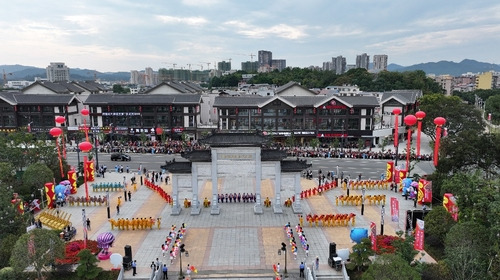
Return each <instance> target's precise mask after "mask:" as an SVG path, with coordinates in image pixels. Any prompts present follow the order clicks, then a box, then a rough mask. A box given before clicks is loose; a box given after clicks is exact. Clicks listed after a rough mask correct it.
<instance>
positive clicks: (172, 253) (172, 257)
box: [170, 250, 174, 264]
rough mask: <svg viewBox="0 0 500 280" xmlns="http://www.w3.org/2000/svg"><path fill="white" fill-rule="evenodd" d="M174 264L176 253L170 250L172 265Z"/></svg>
mask: <svg viewBox="0 0 500 280" xmlns="http://www.w3.org/2000/svg"><path fill="white" fill-rule="evenodd" d="M173 263H174V252H173V251H172V250H170V264H173Z"/></svg>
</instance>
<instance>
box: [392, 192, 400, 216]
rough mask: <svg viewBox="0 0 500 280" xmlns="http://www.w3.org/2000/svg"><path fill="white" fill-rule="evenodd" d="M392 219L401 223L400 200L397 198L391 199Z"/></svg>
mask: <svg viewBox="0 0 500 280" xmlns="http://www.w3.org/2000/svg"><path fill="white" fill-rule="evenodd" d="M391 219H392V221H393V222H399V200H398V199H397V198H395V197H391Z"/></svg>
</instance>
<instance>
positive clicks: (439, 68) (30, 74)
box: [0, 59, 500, 81]
mask: <svg viewBox="0 0 500 280" xmlns="http://www.w3.org/2000/svg"><path fill="white" fill-rule="evenodd" d="M0 69H2V71H4V72H5V73H6V76H5V77H6V78H7V80H11V81H12V80H17V81H19V80H27V81H33V80H34V79H35V78H36V77H40V78H46V77H47V74H46V72H45V68H38V67H33V66H24V65H18V64H16V65H0ZM387 70H389V71H395V72H404V71H414V70H422V71H424V72H425V73H426V74H435V75H443V74H449V75H452V76H460V75H461V74H464V73H467V72H471V73H479V72H487V71H491V70H493V71H496V72H500V65H498V64H493V63H486V62H479V61H476V60H472V59H464V60H462V61H461V62H453V61H444V60H442V61H438V62H427V63H420V64H415V65H411V66H401V65H398V64H394V63H391V64H389V65H388V66H387ZM2 74H3V72H2ZM95 78H97V79H100V80H102V81H129V80H130V72H99V71H95V70H89V69H80V68H70V79H71V80H73V81H81V80H94V79H95Z"/></svg>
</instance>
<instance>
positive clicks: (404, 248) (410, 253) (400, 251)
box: [392, 231, 418, 264]
mask: <svg viewBox="0 0 500 280" xmlns="http://www.w3.org/2000/svg"><path fill="white" fill-rule="evenodd" d="M396 234H397V235H398V237H399V239H396V240H394V241H393V242H392V246H394V248H395V249H396V251H395V253H396V255H399V256H400V257H401V258H402V259H403V260H405V261H406V262H407V263H408V264H411V262H413V260H414V259H415V256H416V255H417V254H418V251H417V250H415V249H414V247H413V242H414V241H415V237H413V236H412V235H407V236H406V237H405V238H402V235H403V234H404V232H403V231H398V232H396Z"/></svg>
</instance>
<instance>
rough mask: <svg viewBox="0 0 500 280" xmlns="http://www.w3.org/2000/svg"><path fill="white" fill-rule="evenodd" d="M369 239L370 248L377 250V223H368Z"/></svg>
mask: <svg viewBox="0 0 500 280" xmlns="http://www.w3.org/2000/svg"><path fill="white" fill-rule="evenodd" d="M370 240H371V242H372V250H373V251H377V225H376V224H375V223H374V222H371V223H370Z"/></svg>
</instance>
